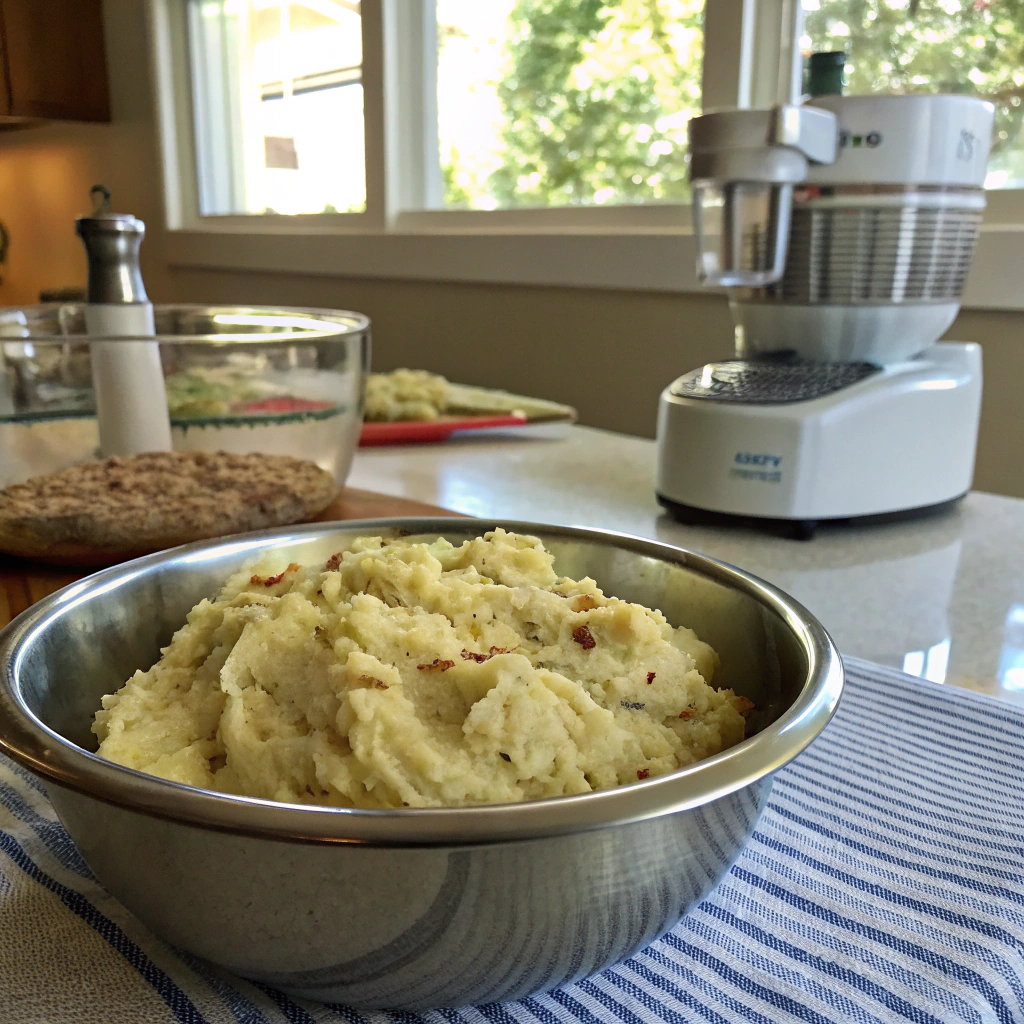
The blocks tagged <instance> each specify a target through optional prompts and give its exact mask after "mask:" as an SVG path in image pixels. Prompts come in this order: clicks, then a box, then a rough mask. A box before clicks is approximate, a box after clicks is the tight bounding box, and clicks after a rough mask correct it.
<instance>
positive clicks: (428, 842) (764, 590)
mask: <svg viewBox="0 0 1024 1024" xmlns="http://www.w3.org/2000/svg"><path fill="white" fill-rule="evenodd" d="M497 527H501V528H502V529H506V530H509V531H512V532H517V533H528V534H532V535H534V536H539V537H540V538H541V539H542V540H545V539H547V538H550V539H552V540H555V539H558V540H562V539H564V540H584V541H591V542H595V541H596V542H598V543H600V544H604V545H607V546H611V547H615V548H619V549H624V550H627V551H631V552H633V553H635V554H639V555H643V556H647V557H653V558H656V559H658V560H659V561H663V562H668V563H670V564H674V565H678V566H680V567H682V568H684V569H688V570H692V571H695V572H697V573H698V574H700V575H702V576H705V577H708V578H710V579H712V580H714V581H715V582H718V583H722V584H724V585H726V586H728V587H732V588H734V589H738V590H740V591H742V592H743V593H745V594H747V595H748V596H750V597H752V598H754V600H756V601H758V602H759V603H760V604H762V605H764V606H767V607H768V608H770V609H771V610H772V611H774V612H775V613H776V614H777V615H778V616H779V618H780V619H781V620H782V621H783V623H784V624H785V625H786V626H787V627H788V628H789V629H790V630H791V631H792V632H793V634H794V635H795V637H796V639H797V641H798V643H799V644H800V645H801V647H802V649H803V651H804V655H805V657H806V659H807V676H806V678H805V680H804V684H803V686H802V688H801V690H800V692H799V694H798V696H797V698H796V699H795V700H794V702H793V703H792V705H791V706H790V707H789V708H787V709H786V711H785V712H783V714H782V715H780V716H779V718H777V719H776V720H775V721H774V722H772V723H770V724H769V725H767V726H766V727H765V728H764V729H762V730H761V731H760V732H758V733H756V734H755V735H754V736H751V737H749V738H747V739H745V740H743V741H742V742H740V743H738V744H737V745H736V746H733V747H730V748H729V749H727V750H724V751H722V752H721V753H718V754H715V755H712V756H711V757H709V758H704V759H703V760H701V761H697V762H695V763H694V764H692V765H689V766H687V767H685V768H681V769H678V770H677V771H675V772H672V773H670V774H668V775H662V776H658V777H656V778H652V779H647V780H644V781H641V782H637V783H632V784H629V785H627V786H620V787H616V788H614V789H605V790H597V791H593V792H590V793H580V794H573V795H569V796H558V797H549V798H546V799H541V800H528V801H523V802H521V803H511V804H482V805H473V806H468V807H442V808H400V809H395V810H369V809H360V808H344V807H321V806H310V805H308V804H288V803H278V802H276V801H272V800H262V799H257V798H254V797H244V796H235V795H232V794H225V793H217V792H214V791H211V790H204V789H198V788H196V787H193V786H187V785H184V784H182V783H176V782H169V781H167V780H164V779H159V778H156V777H155V776H151V775H147V774H145V773H144V772H140V771H136V770H134V769H131V768H126V767H123V766H122V765H118V764H115V763H113V762H111V761H107V760H105V759H103V758H101V757H99V756H98V755H97V754H94V753H91V752H89V751H87V750H85V749H84V748H82V747H79V746H78V745H76V744H74V743H72V742H71V741H70V740H67V739H65V738H64V737H63V736H61V735H60V734H59V733H57V732H55V731H54V730H53V729H51V728H50V727H49V726H47V725H45V724H44V723H43V722H42V721H41V720H40V719H39V718H38V717H37V716H36V715H35V714H34V713H33V712H32V711H31V710H30V709H29V707H28V705H27V704H26V702H25V700H24V698H23V695H22V693H21V686H20V684H19V681H18V677H19V671H20V667H21V663H22V661H23V660H24V658H25V656H26V653H27V651H28V649H29V648H30V646H31V644H32V642H33V641H34V640H35V639H36V638H37V637H38V636H39V635H40V634H41V633H43V632H44V631H45V630H46V629H47V627H48V625H49V623H50V622H52V621H54V620H56V619H57V618H59V617H60V616H62V615H65V614H67V613H68V612H70V611H71V610H72V609H73V608H75V607H77V606H78V605H79V604H81V603H83V602H86V601H89V600H92V599H95V598H98V597H101V596H103V595H106V594H110V593H112V592H114V591H116V590H117V588H118V587H119V586H121V585H123V584H125V583H127V582H129V581H131V580H132V579H134V578H136V577H137V576H139V575H142V574H146V573H151V572H155V571H157V572H158V571H159V570H160V568H161V567H162V566H164V565H166V564H170V563H175V564H187V563H189V562H197V561H205V560H213V561H216V560H219V559H220V558H223V557H224V556H226V555H230V554H236V553H237V554H243V553H244V554H249V555H253V556H255V555H256V554H258V553H259V552H260V551H262V550H265V549H267V548H271V547H274V546H277V545H280V544H283V543H289V542H296V541H302V540H308V539H311V538H314V537H317V536H330V535H331V534H335V533H337V534H346V535H349V536H353V535H360V534H361V535H367V534H369V535H374V536H375V535H381V534H387V533H388V532H390V533H391V534H393V535H396V536H397V535H404V534H413V535H417V536H419V535H424V534H425V535H428V536H429V535H436V536H443V535H444V534H446V533H447V534H449V535H451V534H458V535H466V534H470V535H475V536H479V535H480V534H481V533H484V532H486V531H487V530H491V529H495V528H497ZM399 531H403V532H404V533H400V532H399ZM598 582H599V584H600V581H598ZM843 685H844V672H843V664H842V660H841V658H840V655H839V652H838V650H837V649H836V646H835V644H834V643H833V641H832V638H831V637H830V636H829V634H828V633H827V632H826V630H825V628H824V627H823V626H822V625H821V623H820V622H818V620H817V619H816V618H815V617H814V616H813V615H811V613H810V612H808V611H807V609H806V608H804V607H803V606H802V605H801V604H799V603H798V602H797V601H795V600H793V598H791V597H789V596H788V595H787V594H785V593H784V592H783V591H781V590H779V589H778V588H777V587H775V586H773V585H772V584H770V583H767V582H765V581H764V580H761V579H759V578H758V577H756V576H754V575H752V574H750V573H747V572H745V571H744V570H742V569H739V568H736V567H735V566H732V565H729V564H728V563H726V562H722V561H720V560H718V559H715V558H711V557H709V556H707V555H702V554H698V553H697V552H694V551H690V550H688V549H686V548H681V547H676V546H673V545H669V544H665V543H663V542H660V541H651V540H646V539H641V538H638V537H633V536H630V535H628V534H624V533H618V532H615V531H611V530H598V529H591V528H584V527H574V526H554V525H546V524H541V523H530V522H519V521H513V520H500V519H475V518H468V517H450V516H437V517H396V518H381V519H359V520H338V521H333V522H327V523H309V524H305V525H301V526H291V527H276V528H272V529H267V530H260V531H255V532H252V533H245V534H235V535H233V536H230V537H222V538H217V539H215V540H206V541H196V542H194V543H191V544H186V545H182V546H180V547H177V548H171V549H168V550H166V551H161V552H157V553H156V554H152V555H146V556H144V557H142V558H137V559H134V560H132V561H129V562H125V563H122V564H120V565H116V566H113V567H111V568H109V569H104V570H101V571H99V572H97V573H94V574H92V575H90V576H87V577H86V578H84V579H82V580H79V581H78V582H76V583H73V584H71V585H70V586H67V587H64V588H63V589H62V590H59V591H57V592H56V593H54V594H52V595H50V596H49V597H46V598H43V599H42V600H41V601H39V602H38V603H36V604H35V605H33V606H32V607H30V608H29V609H27V610H26V611H24V612H22V613H21V615H19V616H18V617H17V618H16V619H15V620H14V621H13V622H11V623H10V624H9V625H8V626H7V627H6V628H5V629H4V630H3V631H2V632H0V752H2V753H4V754H6V755H7V756H8V757H10V758H12V759H13V760H14V761H16V762H18V763H19V764H20V765H22V766H23V767H24V768H26V769H28V770H29V771H30V772H32V773H33V774H35V775H37V776H39V777H40V778H41V779H42V780H43V781H44V783H47V784H56V785H57V786H60V787H63V788H66V789H71V790H74V791H77V792H78V793H81V794H84V795H86V796H89V797H93V798H96V799H99V800H102V801H104V802H107V803H112V804H115V805H119V806H121V807H124V808H127V809H129V810H133V811H135V812H139V813H144V814H147V815H150V816H155V817H159V818H165V819H171V820H174V821H177V822H181V823H184V824H187V825H193V826H198V827H201V828H204V829H214V830H219V831H226V832H234V833H241V834H245V835H250V836H257V837H261V838H276V839H281V840H292V841H302V842H313V843H338V842H342V843H346V842H347V843H359V844H365V845H371V846H387V847H396V846H445V847H453V846H459V847H464V846H479V845H488V844H492V843H501V842H510V841H518V840H529V839H539V838H542V837H546V836H555V835H565V834H570V833H579V832H585V831H590V830H595V829H601V828H609V827H614V826H617V825H626V824H630V823H633V822H636V821H642V820H645V819H648V818H654V817H660V816H662V815H665V814H672V813H676V812H679V811H684V810H688V809H692V808H695V807H699V806H702V805H704V804H707V803H711V802H713V801H715V800H717V799H719V798H721V797H724V796H727V795H729V794H731V793H735V792H737V791H739V790H742V789H744V788H746V787H748V786H751V785H753V784H755V783H757V782H759V781H760V780H762V779H766V778H768V777H770V776H771V775H772V774H773V773H774V772H776V771H777V770H778V769H779V768H781V767H783V766H784V765H785V764H787V763H788V762H789V761H791V760H793V758H795V757H796V756H797V755H798V754H800V753H801V751H803V750H804V749H805V748H806V747H807V746H808V745H809V744H810V743H811V742H813V740H814V739H816V738H817V736H818V735H819V734H820V733H821V732H822V731H823V730H824V728H825V726H826V725H828V723H829V721H830V720H831V718H832V716H833V714H834V713H835V710H836V707H837V706H838V703H839V698H840V695H841V693H842V689H843Z"/></svg>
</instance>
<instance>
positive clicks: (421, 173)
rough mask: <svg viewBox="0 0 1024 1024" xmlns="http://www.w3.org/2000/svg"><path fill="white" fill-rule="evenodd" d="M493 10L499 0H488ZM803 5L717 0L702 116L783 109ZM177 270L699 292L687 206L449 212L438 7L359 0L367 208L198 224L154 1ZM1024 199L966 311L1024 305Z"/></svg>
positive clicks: (1016, 194)
mask: <svg viewBox="0 0 1024 1024" xmlns="http://www.w3.org/2000/svg"><path fill="white" fill-rule="evenodd" d="M482 2H486V0H482ZM792 2H793V0H707V7H706V11H705V26H704V46H705V55H706V59H705V62H704V71H703V76H702V92H703V105H704V108H705V109H709V108H712V107H723V106H765V105H769V104H770V103H772V102H774V100H775V97H776V95H777V92H778V89H779V86H778V85H777V82H778V80H779V77H780V65H781V67H782V68H783V69H785V67H786V65H787V64H788V55H787V54H785V53H780V47H779V44H778V40H779V39H780V38H781V26H782V23H783V19H785V18H786V17H787V16H788V5H789V4H791V3H792ZM148 9H149V24H150V46H151V54H152V64H153V71H154V85H155V93H156V105H157V110H156V115H157V126H158V132H159V137H160V145H161V157H162V164H163V168H162V169H163V184H164V197H165V210H166V217H167V228H168V233H167V247H166V250H167V255H168V261H169V263H170V265H171V266H175V267H185V268H209V269H222V270H243V271H264V272H267V271H269V272H287V273H291V274H295V273H299V274H311V275H329V276H337V277H372V278H391V279H412V280H446V281H464V282H474V283H500V284H523V285H554V286H569V287H585V288H609V289H626V290H641V291H657V292H687V291H698V290H701V286H700V285H699V284H698V282H697V279H696V274H695V272H694V265H695V255H696V250H695V246H694V239H693V235H692V229H691V219H690V210H689V207H688V206H686V205H682V204H670V203H664V204H662V203H651V204H646V205H644V204H621V205H610V206H602V207H563V208H551V209H527V210H495V211H479V210H443V209H440V208H439V207H440V206H441V195H442V193H441V180H440V171H439V163H438V160H437V145H438V141H437V129H436V125H437V110H436V90H435V89H434V88H432V75H433V74H434V71H435V65H434V63H433V60H432V54H433V53H434V52H436V45H437V40H436V19H435V16H434V2H433V0H362V25H363V101H364V110H365V123H366V129H365V152H366V185H367V195H366V209H365V212H363V213H354V214H310V215H300V216H283V215H264V216H253V215H243V216H223V217H201V216H200V215H199V196H198V184H197V182H198V178H197V164H196V154H195V135H194V126H193V120H192V102H191V83H190V75H189V58H188V31H187V24H186V3H185V0H148ZM1021 265H1024V190H1005V191H998V192H990V193H989V209H988V212H987V214H986V220H985V224H984V226H983V228H982V237H981V241H980V243H979V248H978V253H977V256H976V258H975V263H974V267H973V269H972V272H971V276H970V279H969V280H968V284H967V289H966V293H965V295H964V303H963V304H964V306H967V307H971V308H988V309H1024V289H1021V287H1020V285H1019V281H1018V280H1017V277H1018V273H1017V268H1018V267H1020V266H1021Z"/></svg>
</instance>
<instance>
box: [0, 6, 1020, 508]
mask: <svg viewBox="0 0 1024 1024" xmlns="http://www.w3.org/2000/svg"><path fill="white" fill-rule="evenodd" d="M105 6H106V14H107V19H106V20H107V35H108V40H107V45H108V63H109V65H110V68H111V91H112V103H113V110H114V123H113V124H112V125H50V126H47V127H44V128H36V129H32V130H30V131H25V132H19V133H8V134H7V135H4V136H0V219H2V220H3V221H4V222H5V223H6V224H7V226H8V228H9V229H10V232H11V236H12V246H11V253H10V258H9V261H8V264H7V266H6V267H4V268H0V276H2V278H3V281H2V283H0V303H2V304H5V305H7V304H15V303H23V302H31V301H34V300H35V298H36V296H37V295H38V292H39V290H40V289H41V288H52V287H60V286H64V285H72V284H81V283H82V282H83V281H84V278H85V266H84V258H83V256H82V250H81V246H80V243H79V242H78V240H77V239H76V238H75V236H74V228H73V221H74V217H75V215H76V214H79V213H82V212H84V211H85V210H86V209H87V206H88V190H89V187H90V186H91V185H93V184H94V183H96V182H97V181H102V182H104V183H105V184H107V185H109V186H110V187H111V189H112V190H113V192H114V195H115V199H116V203H115V205H116V206H117V207H118V208H119V209H122V210H127V211H129V212H132V213H135V214H136V215H138V216H140V217H142V218H143V219H145V221H146V223H147V225H148V229H149V236H148V238H147V240H146V243H145V245H144V246H143V254H144V259H143V272H144V274H145V277H146V282H147V286H148V288H149V291H150V294H151V295H152V297H153V298H154V299H155V300H158V301H159V300H164V301H191V302H238V303H256V302H259V303H262V302H272V303H282V304H289V305H305V306H330V307H342V308H349V309H357V310H360V311H362V312H365V313H367V314H369V315H370V317H371V318H372V320H373V324H374V344H375V359H374V361H375V365H376V366H378V367H379V368H382V369H391V368H394V367H396V366H403V365H404V366H422V367H426V368H428V369H432V370H436V371H438V372H440V373H444V374H446V375H449V376H451V377H453V378H455V379H458V380H461V381H465V382H466V383H475V384H484V385H492V386H496V387H505V388H508V389H510V390H515V391H521V392H527V393H530V394H534V395H538V396H540V397H544V398H552V399H556V400H559V401H563V402H569V403H571V404H572V405H575V406H576V407H577V408H578V409H579V411H580V418H581V420H582V421H583V422H584V423H589V424H593V425H595V426H602V427H607V428H610V429H613V430H622V431H627V432H630V433H636V434H642V435H646V436H651V435H652V434H653V431H654V417H655V409H656V404H657V396H658V393H659V392H660V390H661V388H662V387H663V386H664V385H665V384H666V383H667V382H668V381H669V380H671V379H672V378H673V377H674V376H676V375H678V374H680V373H682V372H683V371H685V370H687V369H690V368H692V367H693V366H696V365H699V364H700V363H702V362H705V361H707V360H708V359H713V358H719V357H723V356H726V355H728V354H729V352H730V347H731V334H732V331H731V324H730V321H729V316H728V311H727V309H726V307H725V303H724V301H723V300H722V299H720V298H718V297H715V296H705V295H665V294H658V293H635V292H612V291H588V290H582V289H564V288H557V289H556V288H535V287H529V288H527V287H498V286H492V285H463V284H450V283H424V282H413V281H380V280H355V279H348V280H345V279H337V278H331V277H326V276H319V277H312V276H305V277H304V276H299V275H278V274H274V275H269V274H245V273H226V272H219V271H198V270H188V271H186V270H172V269H169V268H168V267H167V266H166V261H165V260H164V259H163V258H162V252H163V246H162V237H161V236H162V228H161V223H162V209H161V201H160V194H159V168H158V157H157V149H156V138H155V132H154V126H153V121H152V99H151V93H150V87H149V81H148V69H147V67H146V64H145V52H146V44H145V33H144V24H143V20H142V13H141V8H142V4H141V3H139V2H138V0H106V5H105ZM949 336H950V337H954V338H957V339H959V340H966V341H977V342H980V343H981V344H982V346H983V347H984V356H985V373H986V386H985V401H984V409H983V414H982V425H981V439H980V442H979V451H978V468H977V475H976V480H975V484H976V486H977V487H979V488H982V489H985V490H994V491H1000V492H1003V493H1006V494H1013V495H1018V496H1021V497H1024V459H1021V457H1020V452H1021V444H1020V440H1019V438H1020V436H1021V433H1022V432H1024V411H1022V408H1021V402H1020V401H1019V399H1018V392H1019V391H1020V388H1021V384H1022V382H1024V314H1018V313H992V312H981V311H970V310H968V311H965V312H963V313H962V314H961V316H960V318H959V319H958V321H957V323H956V324H955V325H954V327H953V328H952V330H951V331H950V334H949Z"/></svg>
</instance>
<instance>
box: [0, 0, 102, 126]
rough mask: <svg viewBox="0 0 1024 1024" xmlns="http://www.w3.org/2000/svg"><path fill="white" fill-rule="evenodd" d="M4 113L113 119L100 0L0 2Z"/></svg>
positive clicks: (0, 102) (1, 109)
mask: <svg viewBox="0 0 1024 1024" xmlns="http://www.w3.org/2000/svg"><path fill="white" fill-rule="evenodd" d="M0 49H2V54H0V57H2V60H0V67H2V72H3V78H2V82H0V115H2V116H3V117H6V118H10V119H11V120H15V119H21V118H52V119H55V120H66V121H109V120H110V97H109V93H108V86H107V60H106V54H105V49H104V44H103V4H102V0H0Z"/></svg>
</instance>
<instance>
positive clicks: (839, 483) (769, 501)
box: [654, 342, 981, 537]
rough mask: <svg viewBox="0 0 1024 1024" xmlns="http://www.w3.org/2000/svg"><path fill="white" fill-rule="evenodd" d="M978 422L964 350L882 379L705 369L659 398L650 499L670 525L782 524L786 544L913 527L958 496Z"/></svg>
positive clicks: (973, 368) (827, 369)
mask: <svg viewBox="0 0 1024 1024" xmlns="http://www.w3.org/2000/svg"><path fill="white" fill-rule="evenodd" d="M980 412H981V350H980V349H979V347H978V346H977V345H971V344H957V343H949V342H944V343H940V344H936V345H933V346H932V347H931V348H929V349H927V350H926V351H925V352H923V353H922V354H921V355H920V356H917V357H915V358H913V359H908V360H905V361H902V362H899V363H893V364H890V365H888V366H883V367H879V366H874V365H871V364H866V363H823V364H822V363H796V364H792V363H782V364H779V363H775V362H764V361H747V360H738V361H733V362H725V363H712V364H709V365H708V366H705V367H702V368H701V369H699V370H695V371H693V372H692V373H689V374H686V375H684V376H683V377H680V378H679V379H678V380H676V381H674V382H673V383H672V384H670V385H669V386H668V387H667V388H666V389H665V390H664V392H662V395H661V401H660V404H659V409H658V443H657V472H656V480H655V488H654V489H655V493H656V494H657V495H658V499H659V501H661V503H662V504H663V505H665V506H666V507H667V508H670V510H672V511H673V512H674V513H676V514H678V515H679V517H680V518H683V519H684V521H691V522H693V521H695V516H698V515H699V517H700V518H699V521H702V522H706V521H708V520H707V518H706V516H707V514H708V513H710V514H717V515H719V516H723V517H726V518H727V520H733V521H735V520H736V519H740V520H744V519H745V520H747V521H756V522H758V523H760V524H761V525H762V526H763V525H765V524H768V523H772V522H775V523H783V524H786V525H785V526H784V527H782V528H783V529H784V531H785V532H786V533H787V534H789V535H790V536H794V535H795V536H800V537H810V536H812V535H813V533H814V529H815V527H816V526H817V524H819V523H825V522H832V521H843V520H858V521H871V520H874V519H875V518H876V517H878V516H892V515H894V514H899V515H918V514H920V512H921V511H922V510H926V509H930V508H932V507H934V506H939V507H943V506H945V505H948V504H949V503H950V502H952V501H955V500H956V499H958V498H959V497H960V496H962V495H963V494H964V493H966V492H967V491H968V490H969V489H970V486H971V480H972V478H973V475H974V453H975V447H976V443H977V437H978V421H979V417H980ZM717 521H719V522H721V521H723V520H722V519H718V520H717Z"/></svg>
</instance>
